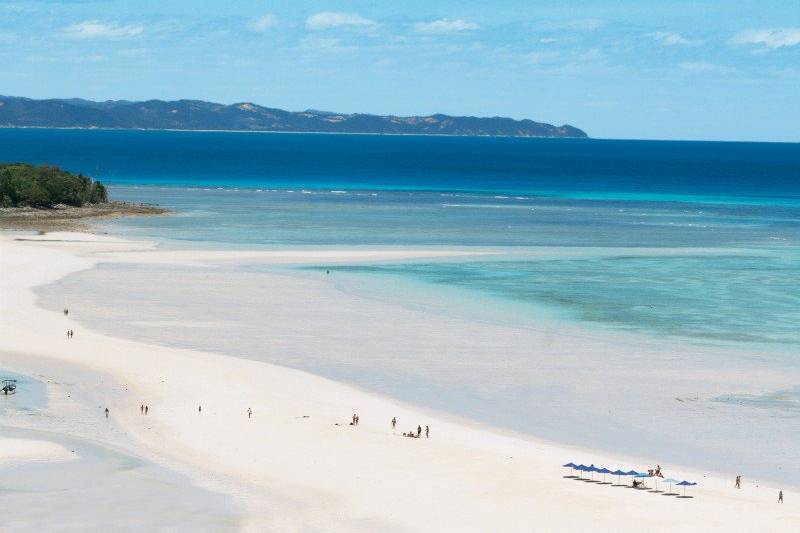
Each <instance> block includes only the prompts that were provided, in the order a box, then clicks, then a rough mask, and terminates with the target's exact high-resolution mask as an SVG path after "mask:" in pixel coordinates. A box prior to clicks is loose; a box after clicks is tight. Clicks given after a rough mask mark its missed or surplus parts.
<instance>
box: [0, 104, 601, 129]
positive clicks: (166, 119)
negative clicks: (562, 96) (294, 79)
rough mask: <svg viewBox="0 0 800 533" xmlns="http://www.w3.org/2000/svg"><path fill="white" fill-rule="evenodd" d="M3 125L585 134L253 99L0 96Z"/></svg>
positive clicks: (523, 123) (528, 124)
mask: <svg viewBox="0 0 800 533" xmlns="http://www.w3.org/2000/svg"><path fill="white" fill-rule="evenodd" d="M0 127H13V128H111V129H147V130H240V131H286V132H324V133H381V134H436V135H502V136H512V137H586V136H587V135H586V133H584V132H583V131H582V130H579V129H578V128H575V127H572V126H569V125H564V126H553V125H552V124H545V123H541V122H534V121H533V120H514V119H511V118H504V117H453V116H449V115H440V114H436V115H430V116H424V117H396V116H391V115H388V116H383V115H367V114H362V113H353V114H345V113H331V112H327V111H316V110H312V109H309V110H307V111H297V112H294V111H284V110H283V109H274V108H269V107H262V106H259V105H256V104H251V103H239V104H231V105H224V104H216V103H213V102H203V101H201V100H176V101H173V102H165V101H162V100H148V101H146V102H131V101H128V100H108V101H105V102H93V101H91V100H82V99H79V98H72V99H53V100H33V99H30V98H21V97H15V96H0Z"/></svg>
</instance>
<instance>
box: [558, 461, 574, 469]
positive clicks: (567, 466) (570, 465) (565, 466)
mask: <svg viewBox="0 0 800 533" xmlns="http://www.w3.org/2000/svg"><path fill="white" fill-rule="evenodd" d="M561 466H563V467H564V468H569V469H571V470H575V467H576V466H578V465H576V464H575V463H573V462H569V463H567V464H565V465H561Z"/></svg>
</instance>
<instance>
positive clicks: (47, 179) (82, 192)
mask: <svg viewBox="0 0 800 533" xmlns="http://www.w3.org/2000/svg"><path fill="white" fill-rule="evenodd" d="M106 202H108V194H107V192H106V188H105V186H104V185H103V184H102V183H100V182H98V181H94V180H92V179H91V178H90V177H88V176H84V175H83V174H72V173H70V172H67V171H65V170H62V169H60V168H59V167H56V166H50V165H41V166H34V165H31V164H29V163H0V207H40V208H41V207H54V206H57V205H67V206H72V207H81V206H84V205H86V204H103V203H106Z"/></svg>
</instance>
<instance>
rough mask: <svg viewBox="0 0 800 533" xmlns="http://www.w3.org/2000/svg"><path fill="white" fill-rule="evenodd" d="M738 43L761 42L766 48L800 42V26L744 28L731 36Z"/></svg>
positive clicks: (793, 44) (792, 44) (794, 44)
mask: <svg viewBox="0 0 800 533" xmlns="http://www.w3.org/2000/svg"><path fill="white" fill-rule="evenodd" d="M733 42H735V43H740V44H763V45H764V46H766V47H767V48H773V49H775V48H782V47H784V46H796V45H798V44H800V28H771V29H763V30H745V31H743V32H741V33H739V34H738V35H736V37H734V38H733Z"/></svg>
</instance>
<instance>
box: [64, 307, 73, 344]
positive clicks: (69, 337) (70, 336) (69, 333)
mask: <svg viewBox="0 0 800 533" xmlns="http://www.w3.org/2000/svg"><path fill="white" fill-rule="evenodd" d="M68 314H69V309H67V308H66V307H65V308H64V316H67V315H68ZM74 334H75V332H74V331H72V330H71V329H68V330H67V338H68V339H71V338H72V336H73V335H74Z"/></svg>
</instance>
